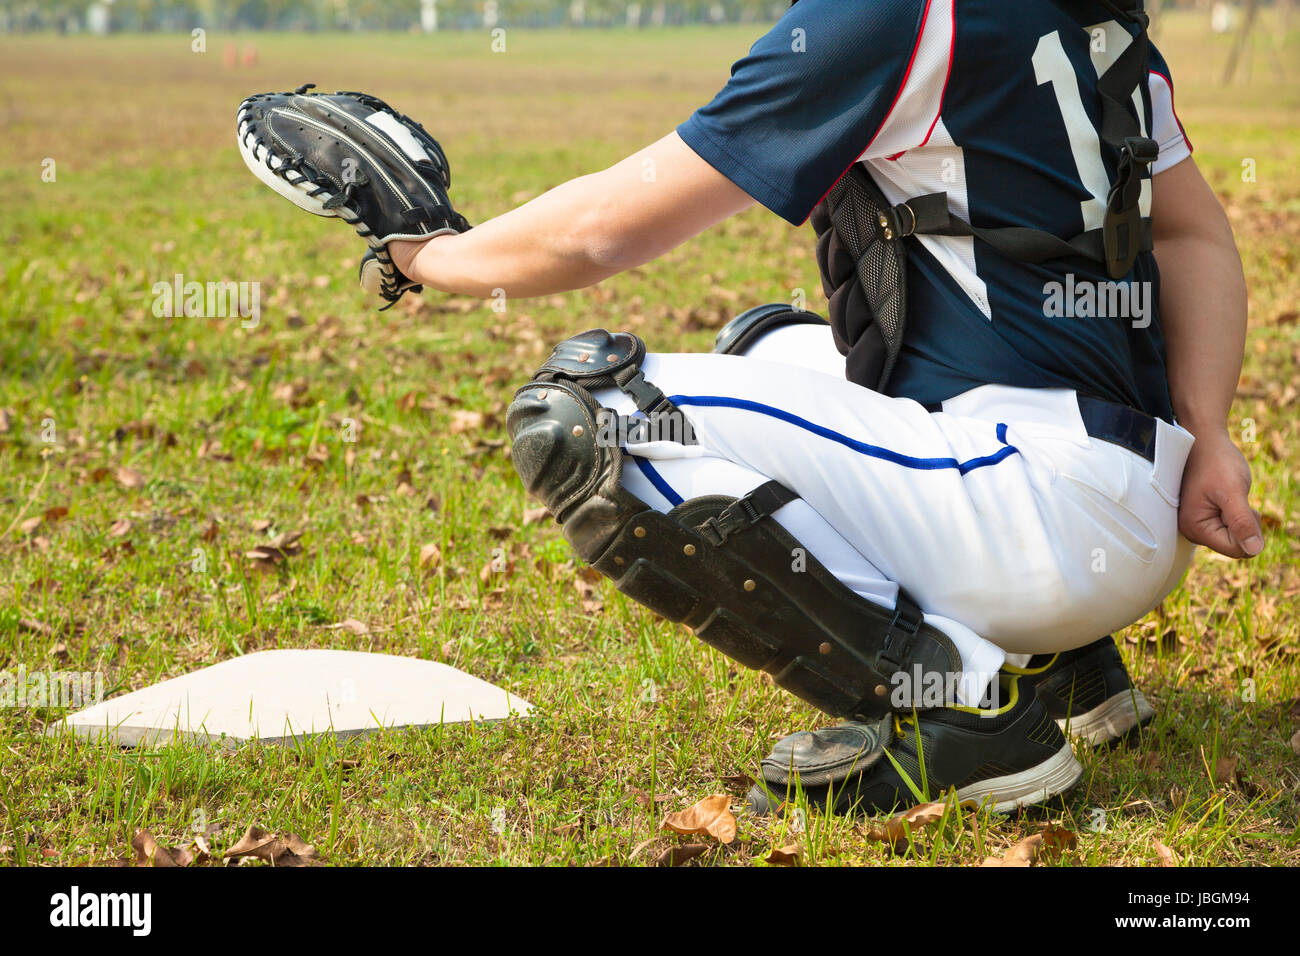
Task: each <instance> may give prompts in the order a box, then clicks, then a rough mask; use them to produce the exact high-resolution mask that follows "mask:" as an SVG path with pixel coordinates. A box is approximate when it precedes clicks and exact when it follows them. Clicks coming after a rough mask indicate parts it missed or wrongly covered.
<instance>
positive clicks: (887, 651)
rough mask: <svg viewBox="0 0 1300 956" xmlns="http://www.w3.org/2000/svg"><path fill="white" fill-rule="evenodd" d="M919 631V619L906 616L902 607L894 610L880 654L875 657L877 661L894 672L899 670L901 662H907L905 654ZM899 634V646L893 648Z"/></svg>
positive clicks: (901, 665)
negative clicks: (884, 663)
mask: <svg viewBox="0 0 1300 956" xmlns="http://www.w3.org/2000/svg"><path fill="white" fill-rule="evenodd" d="M920 629H921V620H920V618H916V617H913V616H912V615H910V614H908V613H907V612H906V611H905V610H904V609H903V608H902V607H896V608H894V616H893V617H892V618H891V619H890V621H889V630H888V631H887V632H886V633H885V639H884V641H883V642H882V643H881V647H880V652H879V653H878V654H877V655H876V658H877V660H882V661H885V662H886V663H888V664H890V665H891V666H892V667H893V668H894V670H896V671H897V670H901V669H902V667H903V662H904V661H905V660H907V652H908V650H909V649H910V647H911V643H912V639H913V638H914V637H916V632H917V631H919V630H920ZM900 632H901V634H902V635H903V637H902V640H901V641H899V642H898V643H899V646H898V647H897V648H895V646H894V645H895V638H896V636H897V635H898V634H899V633H900ZM895 654H898V657H895V656H894V655H895Z"/></svg>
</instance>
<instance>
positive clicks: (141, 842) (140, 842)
mask: <svg viewBox="0 0 1300 956" xmlns="http://www.w3.org/2000/svg"><path fill="white" fill-rule="evenodd" d="M131 849H133V850H135V862H136V865H137V866H159V867H169V866H188V865H189V863H190V861H191V859H192V857H190V858H186V859H185V861H184V862H181V861H180V860H177V859H176V858H175V856H174V855H173V854H175V853H176V852H177V851H176V850H172V849H168V848H167V847H165V846H163V845H162V844H160V843H159V842H158V841H157V840H156V839H154V835H153V834H152V833H150V832H149V831H148V830H137V831H136V832H135V836H133V837H132V838H131Z"/></svg>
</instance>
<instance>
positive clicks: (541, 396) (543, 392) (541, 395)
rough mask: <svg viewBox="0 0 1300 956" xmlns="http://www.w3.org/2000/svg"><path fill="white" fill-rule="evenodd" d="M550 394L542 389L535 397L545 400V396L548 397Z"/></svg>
mask: <svg viewBox="0 0 1300 956" xmlns="http://www.w3.org/2000/svg"><path fill="white" fill-rule="evenodd" d="M550 394H551V393H550V392H548V391H547V390H546V389H542V390H541V391H540V392H538V393H537V397H538V398H545V397H546V396H547V395H550Z"/></svg>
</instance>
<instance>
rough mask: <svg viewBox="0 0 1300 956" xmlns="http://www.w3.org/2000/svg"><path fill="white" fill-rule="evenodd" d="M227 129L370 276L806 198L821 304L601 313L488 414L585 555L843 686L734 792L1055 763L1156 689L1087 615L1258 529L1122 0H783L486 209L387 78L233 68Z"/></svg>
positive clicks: (1201, 260)
mask: <svg viewBox="0 0 1300 956" xmlns="http://www.w3.org/2000/svg"><path fill="white" fill-rule="evenodd" d="M238 129H239V147H240V150H241V152H242V154H243V156H244V159H245V160H246V161H247V163H248V165H249V168H250V169H252V171H253V172H254V173H255V174H256V175H257V176H258V177H259V178H260V179H261V180H262V181H263V182H265V183H266V184H267V185H269V186H270V187H271V188H272V189H274V190H275V191H276V192H278V193H280V194H281V195H282V196H284V197H286V198H288V199H289V200H290V201H292V202H293V203H295V204H296V205H298V206H300V207H301V208H303V209H305V210H307V211H308V212H312V213H315V214H316V215H320V216H334V217H337V218H339V219H341V220H343V221H344V222H346V223H347V224H348V225H350V226H352V227H353V228H354V229H356V231H357V232H358V234H359V235H360V236H361V237H362V238H363V239H365V241H366V243H367V244H368V246H369V249H368V251H367V253H366V255H365V258H364V259H363V261H362V265H361V283H362V285H363V286H364V287H365V288H366V289H367V290H369V291H370V292H372V293H374V294H375V295H376V296H377V297H378V299H379V300H381V303H382V304H384V305H388V304H391V303H393V302H395V301H396V300H397V299H398V298H399V297H400V296H401V295H403V294H404V293H406V292H408V291H418V290H419V289H420V288H421V287H428V288H431V289H436V290H439V291H442V292H447V293H454V294H460V295H471V296H485V297H486V296H489V295H492V294H493V292H494V290H498V289H504V290H505V292H506V294H507V295H509V296H511V297H526V296H536V295H546V294H551V293H557V292H563V291H567V290H572V289H579V288H583V287H585V286H589V285H592V284H593V283H596V282H599V281H601V280H602V279H605V278H607V277H609V276H611V275H614V274H616V273H618V272H620V271H623V270H626V269H630V268H633V267H636V266H640V265H642V264H644V263H647V262H649V261H651V260H653V259H655V258H656V257H657V256H660V255H661V254H663V253H665V252H667V251H668V250H670V249H672V248H673V247H675V246H677V245H679V244H680V243H682V242H684V241H686V240H687V239H689V238H690V237H692V236H694V235H696V234H698V233H700V232H702V231H703V230H705V229H708V228H710V227H711V226H713V225H715V224H717V223H719V222H721V221H722V220H724V219H726V218H728V217H730V216H733V215H736V214H737V213H740V212H742V211H744V210H745V209H747V208H749V207H750V206H751V205H753V204H754V203H759V204H761V205H763V206H765V207H766V208H767V209H769V210H771V211H772V212H774V213H776V214H777V215H779V216H781V217H783V218H784V219H786V220H788V221H789V222H791V223H792V224H796V225H798V224H801V223H803V222H805V221H809V220H810V221H811V224H812V226H813V231H814V232H815V234H816V255H817V260H818V264H819V267H820V270H821V276H822V283H823V287H824V290H825V292H826V295H827V297H828V300H829V306H828V312H829V318H828V319H823V318H821V317H819V316H816V315H813V314H811V313H809V312H805V311H800V310H798V309H795V308H791V307H789V306H786V305H782V304H778V305H767V306H760V307H758V308H754V309H751V310H750V311H748V312H746V313H744V314H742V315H740V316H738V317H737V318H735V319H734V320H732V321H731V322H730V323H729V324H728V325H727V326H726V327H725V328H724V329H722V331H721V332H720V333H719V335H718V339H717V344H716V347H715V349H714V352H713V353H712V354H683V353H680V352H674V351H672V350H671V348H672V344H673V343H671V342H662V343H654V345H655V346H657V347H659V348H663V347H665V346H667V348H668V350H667V351H653V352H652V351H649V350H648V349H647V344H646V343H645V342H643V341H642V340H641V339H640V338H638V337H637V336H636V335H633V334H631V333H629V332H625V331H619V330H616V329H614V330H607V329H604V328H600V327H599V326H600V325H601V321H600V318H599V317H598V316H591V317H589V319H588V320H586V321H584V322H581V323H579V325H580V326H583V327H587V328H588V331H578V332H577V333H576V334H574V335H573V336H572V337H571V338H569V339H567V340H565V341H563V342H560V343H559V344H558V345H556V346H555V349H554V351H553V353H552V354H551V356H550V358H548V359H547V361H546V362H545V364H543V365H542V367H541V368H539V369H538V370H537V372H536V373H535V374H534V376H533V378H532V379H531V380H530V381H529V382H527V383H526V384H524V385H523V386H522V387H521V388H520V389H519V390H518V391H517V392H516V393H515V397H514V402H513V404H512V405H511V406H510V409H509V411H508V413H507V428H508V430H509V433H510V436H511V439H512V442H513V445H512V459H513V461H514V464H515V467H516V469H517V470H518V472H519V475H520V477H521V479H522V480H523V483H524V485H525V487H526V488H527V490H528V491H529V493H531V494H532V495H534V496H535V497H537V498H538V499H540V500H541V501H542V502H543V503H545V505H546V507H547V508H548V509H549V510H550V512H551V514H552V515H554V517H555V519H556V521H557V522H558V523H559V525H560V526H561V529H562V532H563V534H564V536H565V537H566V538H567V539H568V541H569V542H570V543H571V544H572V546H573V547H574V549H575V550H576V551H577V552H578V553H579V554H580V555H581V556H582V558H583V559H584V560H586V561H588V562H590V563H591V564H592V565H593V566H594V567H595V568H597V569H598V570H599V571H600V572H601V573H603V574H604V575H606V576H608V577H609V578H610V579H611V580H612V581H613V582H614V583H615V585H616V586H617V587H618V588H619V590H621V591H623V592H624V593H625V594H627V595H629V596H630V597H632V598H634V599H635V600H637V601H639V602H641V603H643V604H645V605H646V606H648V607H650V608H652V609H653V610H655V611H656V612H658V613H659V614H661V615H663V616H665V617H668V618H670V619H671V620H674V621H679V622H682V623H684V624H686V625H687V626H688V627H689V628H690V629H691V631H692V633H693V634H694V635H695V636H696V637H698V638H699V639H700V640H702V641H704V642H706V643H708V644H710V645H712V646H713V647H715V648H717V649H718V650H719V651H721V652H722V653H724V654H726V655H728V656H729V657H731V658H733V659H735V660H737V661H739V662H740V663H742V664H745V665H747V666H749V667H753V668H761V669H763V670H765V671H767V672H769V673H770V674H771V675H772V676H773V678H774V680H775V681H776V683H777V684H779V685H780V686H781V687H783V688H785V689H786V690H788V691H789V692H790V693H793V694H795V695H797V696H798V697H800V698H802V699H803V700H806V701H808V702H810V703H812V704H814V705H816V706H817V707H819V708H820V709H822V710H823V711H825V712H826V713H827V714H829V715H833V716H835V717H839V718H842V721H841V722H839V723H836V724H834V725H832V726H828V727H824V728H822V729H818V730H812V731H804V732H800V733H795V734H793V735H791V736H789V737H787V738H785V739H784V740H782V741H780V742H779V743H778V744H777V745H776V747H775V748H774V750H773V752H772V753H771V754H770V755H769V756H768V757H767V758H766V759H765V760H764V761H763V780H762V781H761V782H760V783H759V784H758V785H757V786H756V787H755V788H754V790H753V791H752V792H751V794H750V804H751V807H752V808H753V809H754V810H755V811H756V812H767V811H770V810H772V809H773V808H775V807H776V806H777V805H779V804H780V803H781V802H782V801H783V800H785V799H787V795H788V794H789V793H790V791H791V789H792V788H794V787H802V789H803V790H804V791H805V792H806V793H807V795H808V797H809V799H810V800H811V801H812V802H813V803H814V804H816V805H818V806H822V807H824V808H825V809H827V810H830V811H836V812H847V811H851V810H855V809H858V810H868V811H874V810H882V809H889V808H891V807H894V806H897V805H900V804H909V803H912V802H915V800H916V797H917V793H918V787H919V784H920V781H921V780H922V779H923V778H924V779H926V780H927V781H928V785H929V788H930V789H931V790H932V791H934V790H947V789H948V788H954V789H955V791H956V794H957V797H958V798H959V799H961V800H972V801H975V802H977V803H987V804H989V805H991V806H992V807H993V808H994V809H996V810H999V811H1005V810H1009V809H1011V808H1014V807H1016V806H1019V805H1022V804H1026V803H1034V802H1038V801H1043V800H1046V799H1048V798H1050V797H1053V796H1055V795H1057V794H1060V793H1063V792H1064V791H1066V790H1068V789H1069V788H1070V787H1071V786H1072V785H1073V784H1074V783H1075V782H1076V781H1077V780H1078V778H1079V776H1080V773H1081V771H1080V767H1079V764H1078V763H1077V761H1076V760H1075V757H1074V754H1073V751H1072V749H1071V746H1070V744H1069V742H1068V740H1067V734H1073V735H1075V736H1077V737H1079V738H1081V739H1082V740H1084V741H1086V742H1087V743H1089V744H1100V743H1104V742H1107V741H1111V740H1115V739H1118V738H1120V737H1123V736H1126V735H1129V734H1132V733H1134V732H1136V731H1138V729H1139V728H1140V727H1141V726H1142V725H1143V724H1145V723H1146V722H1147V721H1148V720H1150V719H1151V717H1152V715H1153V709H1152V707H1151V705H1150V703H1149V702H1148V701H1147V700H1146V699H1145V698H1144V697H1143V695H1142V693H1141V691H1140V690H1138V689H1137V688H1136V687H1134V686H1133V684H1132V682H1131V681H1130V678H1129V675H1128V673H1127V672H1126V670H1125V668H1124V665H1123V663H1122V661H1121V658H1120V655H1119V652H1118V650H1117V649H1116V646H1115V643H1114V641H1113V640H1112V638H1111V637H1110V636H1108V635H1110V634H1111V633H1112V632H1113V631H1115V630H1117V629H1119V628H1123V627H1125V626H1127V625H1129V624H1131V623H1133V622H1134V621H1136V620H1138V619H1139V618H1140V617H1142V616H1143V615H1144V614H1146V613H1147V612H1148V611H1149V610H1150V609H1152V608H1153V607H1155V606H1156V605H1157V604H1159V602H1161V601H1162V600H1163V599H1164V597H1165V596H1166V595H1167V594H1168V593H1169V592H1170V591H1171V590H1172V589H1173V588H1174V587H1175V586H1176V585H1177V584H1178V582H1179V580H1180V579H1181V577H1182V575H1183V573H1184V571H1185V570H1186V568H1187V565H1188V561H1189V559H1190V555H1191V549H1192V547H1193V545H1194V544H1201V545H1205V546H1208V547H1211V548H1213V549H1215V550H1217V551H1219V552H1221V553H1223V554H1225V555H1230V556H1233V557H1239V558H1241V557H1251V556H1254V555H1256V554H1258V553H1259V552H1260V551H1261V549H1262V548H1263V546H1264V540H1263V534H1262V531H1261V529H1260V524H1259V520H1258V516H1257V515H1256V514H1255V513H1254V512H1253V511H1252V509H1251V507H1250V504H1249V502H1248V498H1247V495H1248V491H1249V488H1250V472H1249V468H1248V466H1247V464H1246V462H1245V460H1244V459H1243V457H1242V455H1241V454H1240V452H1239V451H1238V450H1237V448H1236V447H1235V446H1234V445H1233V443H1232V441H1231V439H1230V438H1229V436H1228V432H1227V428H1226V419H1227V415H1228V410H1229V405H1230V403H1231V400H1232V397H1233V394H1234V391H1235V388H1236V383H1237V378H1238V376H1239V374H1240V369H1241V359H1242V353H1243V349H1244V338H1245V327H1246V322H1245V318H1246V292H1245V283H1244V279H1243V276H1242V270H1241V265H1240V261H1239V258H1238V256H1237V252H1236V248H1235V245H1234V242H1233V238H1232V234H1231V231H1230V228H1229V226H1228V223H1227V219H1226V217H1225V215H1224V213H1223V210H1222V209H1221V207H1220V206H1219V203H1218V201H1217V200H1216V198H1215V196H1214V194H1213V192H1212V191H1211V189H1210V188H1209V186H1208V185H1207V184H1206V182H1205V180H1204V179H1203V178H1202V176H1201V174H1200V172H1199V171H1198V170H1197V167H1196V164H1195V162H1194V160H1193V159H1192V158H1191V151H1192V147H1191V143H1190V141H1189V140H1188V138H1187V136H1186V134H1185V133H1184V131H1183V128H1182V126H1181V124H1180V123H1179V121H1178V118H1177V116H1176V114H1175V113H1174V90H1173V81H1172V79H1171V77H1170V73H1169V69H1168V67H1167V65H1166V64H1165V62H1164V60H1163V58H1162V57H1161V56H1160V53H1159V52H1158V51H1157V50H1156V48H1155V47H1154V45H1152V43H1151V42H1150V40H1149V38H1148V35H1147V18H1146V15H1145V14H1144V12H1143V10H1142V4H1141V2H1140V0H1044V2H1041V3H1035V4H1010V3H1006V2H1005V0H963V2H962V3H961V4H960V5H959V4H957V3H956V0H862V2H858V3H844V2H841V0H799V2H798V3H796V4H795V5H794V6H792V8H791V9H790V10H789V12H787V13H786V15H785V16H784V17H783V18H782V19H781V20H780V21H779V22H778V23H777V24H776V25H775V26H774V27H773V28H772V29H771V30H770V31H769V32H768V33H767V34H766V35H765V36H763V37H762V38H760V39H759V40H758V41H757V42H756V43H755V44H754V46H753V47H752V48H751V49H750V51H749V53H748V54H747V55H745V56H744V57H742V58H741V59H740V60H739V61H738V62H737V63H736V64H735V66H734V68H733V70H732V73H731V76H730V79H728V80H727V82H726V84H725V85H724V86H723V88H722V89H721V91H720V92H719V93H718V94H717V96H716V97H714V99H713V100H712V101H711V102H709V103H708V104H706V105H704V106H702V107H701V108H700V109H698V110H697V111H695V113H694V114H692V115H691V116H690V117H688V118H687V119H686V120H685V121H684V122H683V123H682V124H681V125H680V126H679V127H678V128H677V129H676V130H675V131H674V132H671V133H669V134H668V135H667V136H665V137H663V138H662V139H660V140H659V141H658V142H655V143H652V144H651V145H649V146H647V147H645V148H644V149H642V150H640V151H639V152H637V153H635V154H634V155H632V156H629V157H628V158H626V159H624V160H623V161H621V162H619V163H616V164H615V165H613V166H611V167H609V168H608V169H605V170H603V171H600V172H596V173H593V174H591V175H588V176H583V177H580V178H578V179H575V180H572V181H570V182H567V183H564V184H562V185H560V186H557V187H556V188H554V189H552V190H550V191H549V192H547V193H545V194H544V195H542V196H539V197H538V198H536V199H534V200H532V201H530V202H528V203H526V204H524V205H522V206H520V207H519V208H517V209H514V210H511V211H509V212H506V213H504V214H503V215H500V216H497V217H496V218H493V219H489V220H487V221H486V222H483V223H481V224H480V225H478V226H476V227H475V228H473V229H470V228H469V224H468V223H467V222H466V220H465V219H464V218H463V217H462V216H461V215H460V214H459V213H458V212H456V211H455V209H453V207H452V205H451V200H450V198H449V193H448V190H449V188H450V185H451V176H450V171H449V167H448V163H447V159H446V157H445V156H444V154H443V151H442V149H441V147H440V146H439V145H438V143H437V142H435V141H434V139H433V138H432V137H431V136H430V135H429V134H428V133H427V132H425V130H424V128H423V127H422V126H420V125H419V124H418V123H416V122H414V121H412V120H411V119H409V118H407V117H405V116H403V115H402V114H401V113H398V112H397V111H395V110H393V109H391V108H390V107H388V106H387V105H386V104H385V103H383V102H382V101H381V100H379V99H376V98H375V97H373V96H368V95H363V94H359V93H335V94H323V93H315V92H311V91H310V89H309V88H308V87H303V88H301V89H299V90H297V91H295V92H294V93H283V94H264V95H260V96H254V97H251V98H250V99H248V100H245V101H244V103H243V104H242V105H241V106H240V108H239V117H238ZM646 169H652V170H654V175H653V176H648V177H647V176H645V175H644V171H645V170H646ZM575 331H576V330H575Z"/></svg>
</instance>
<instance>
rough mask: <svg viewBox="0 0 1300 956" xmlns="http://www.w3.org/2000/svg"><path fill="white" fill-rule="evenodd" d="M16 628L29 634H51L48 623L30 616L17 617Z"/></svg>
mask: <svg viewBox="0 0 1300 956" xmlns="http://www.w3.org/2000/svg"><path fill="white" fill-rule="evenodd" d="M18 630H20V631H26V632H27V633H29V634H53V633H54V632H53V631H52V630H50V626H49V625H48V624H45V623H42V622H41V621H37V620H35V619H34V618H30V617H20V618H19V619H18Z"/></svg>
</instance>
